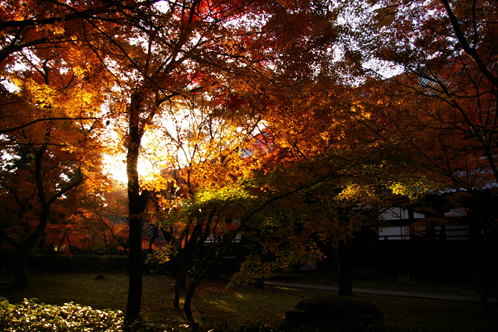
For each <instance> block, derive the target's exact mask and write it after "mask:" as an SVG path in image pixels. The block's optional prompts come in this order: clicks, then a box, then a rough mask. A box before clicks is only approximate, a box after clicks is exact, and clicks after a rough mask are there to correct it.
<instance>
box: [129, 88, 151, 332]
mask: <svg viewBox="0 0 498 332" xmlns="http://www.w3.org/2000/svg"><path fill="white" fill-rule="evenodd" d="M141 103H142V96H141V95H140V91H138V92H137V93H135V94H134V95H133V96H132V100H131V105H130V112H129V114H130V115H129V133H128V134H129V136H128V139H129V141H128V151H127V155H126V171H127V174H128V214H129V247H128V250H129V273H130V279H129V287H128V302H127V305H126V315H125V325H126V326H129V325H130V324H131V323H133V322H134V321H135V320H137V319H138V318H139V316H140V310H141V307H142V220H143V213H144V212H145V209H146V206H147V202H148V197H149V192H148V191H145V190H144V191H142V192H140V184H139V182H138V157H139V155H140V144H141V141H142V136H143V134H144V132H143V129H141V128H140V112H141V109H140V108H141Z"/></svg>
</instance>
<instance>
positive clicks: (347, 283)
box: [337, 240, 353, 296]
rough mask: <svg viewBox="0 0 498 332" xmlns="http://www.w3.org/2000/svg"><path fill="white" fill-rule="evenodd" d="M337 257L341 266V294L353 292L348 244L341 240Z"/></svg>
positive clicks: (338, 243) (338, 244)
mask: <svg viewBox="0 0 498 332" xmlns="http://www.w3.org/2000/svg"><path fill="white" fill-rule="evenodd" d="M337 257H338V266H339V295H341V296H346V295H352V294H353V288H352V285H351V272H350V270H349V253H348V245H347V244H345V243H343V242H342V241H341V240H339V241H337Z"/></svg>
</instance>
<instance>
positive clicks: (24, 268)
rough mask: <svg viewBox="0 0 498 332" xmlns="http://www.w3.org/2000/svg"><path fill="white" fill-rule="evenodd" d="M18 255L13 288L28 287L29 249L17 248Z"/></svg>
mask: <svg viewBox="0 0 498 332" xmlns="http://www.w3.org/2000/svg"><path fill="white" fill-rule="evenodd" d="M17 254H18V257H17V262H16V265H15V270H14V283H13V284H12V288H13V289H24V288H28V260H29V250H26V249H25V248H22V249H21V248H18V253H17Z"/></svg>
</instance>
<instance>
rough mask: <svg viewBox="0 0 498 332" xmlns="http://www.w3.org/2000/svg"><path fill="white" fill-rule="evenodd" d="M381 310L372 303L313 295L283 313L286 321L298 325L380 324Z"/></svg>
mask: <svg viewBox="0 0 498 332" xmlns="http://www.w3.org/2000/svg"><path fill="white" fill-rule="evenodd" d="M383 316H384V315H383V312H382V311H380V310H379V309H378V308H377V306H375V305H374V304H372V303H368V302H363V301H355V300H351V299H344V298H340V297H334V296H330V297H314V298H310V299H306V300H302V301H301V302H299V303H298V304H297V305H296V306H295V308H294V309H293V310H289V311H287V312H286V313H285V321H286V323H289V324H293V325H298V326H317V327H319V326H331V325H332V326H333V325H337V324H365V325H372V324H382V322H383Z"/></svg>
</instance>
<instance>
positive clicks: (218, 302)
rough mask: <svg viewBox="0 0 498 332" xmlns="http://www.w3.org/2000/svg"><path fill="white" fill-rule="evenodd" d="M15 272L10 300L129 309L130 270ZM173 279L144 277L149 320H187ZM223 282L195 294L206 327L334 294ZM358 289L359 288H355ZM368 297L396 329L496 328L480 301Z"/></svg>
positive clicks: (0, 283)
mask: <svg viewBox="0 0 498 332" xmlns="http://www.w3.org/2000/svg"><path fill="white" fill-rule="evenodd" d="M10 278H11V277H10V276H6V275H0V296H3V297H5V298H7V299H8V300H9V301H10V302H11V303H19V302H21V301H22V300H23V299H24V298H33V297H35V298H39V299H40V300H41V301H42V302H45V303H50V304H59V305H60V304H63V303H65V302H71V301H72V302H75V303H78V304H81V305H89V306H92V307H93V308H96V309H105V308H107V309H115V310H122V311H124V309H125V306H126V299H127V289H128V277H127V276H126V275H125V274H106V275H105V278H104V280H96V274H33V275H31V279H30V289H28V290H22V291H12V290H10V289H9V286H10V280H11V279H10ZM173 283H174V280H173V279H171V278H168V277H165V276H144V287H143V289H144V295H143V303H142V313H143V316H144V317H145V318H146V319H147V320H151V321H155V322H158V323H169V324H180V323H184V322H185V319H184V315H183V312H182V311H179V310H176V309H175V308H174V307H173V306H172V302H173ZM225 286H226V283H225V282H223V281H219V280H210V281H206V282H203V283H202V284H201V286H199V288H198V291H197V292H196V295H195V298H194V301H193V309H194V314H195V315H196V319H197V320H198V321H199V322H200V323H201V325H203V326H204V327H206V328H209V327H225V326H226V327H231V328H235V327H237V326H244V325H249V324H251V323H254V322H259V323H263V324H279V323H281V322H283V320H284V317H285V311H286V310H289V309H291V308H292V307H293V306H294V305H295V304H297V302H299V301H300V300H301V299H304V298H309V297H312V296H318V295H335V293H333V292H326V291H314V290H303V289H291V288H285V287H267V288H266V289H263V290H261V289H255V288H253V287H252V286H236V287H232V288H229V289H227V288H226V287H225ZM355 287H356V286H355ZM353 297H354V298H355V299H358V300H364V301H369V302H372V303H374V304H376V305H377V306H378V307H379V309H380V310H382V311H384V318H385V322H386V323H387V324H388V325H390V326H393V327H397V328H401V329H406V330H411V331H413V330H414V331H457V332H458V331H462V332H463V331H465V332H468V331H476V332H477V331H483V332H484V331H489V332H491V331H496V326H498V308H497V307H496V306H495V307H493V308H492V309H491V312H489V313H487V314H486V313H484V312H483V311H482V310H481V307H480V305H479V304H478V303H463V302H449V301H436V300H425V299H412V298H398V297H386V296H372V295H363V294H359V295H354V296H353Z"/></svg>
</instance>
